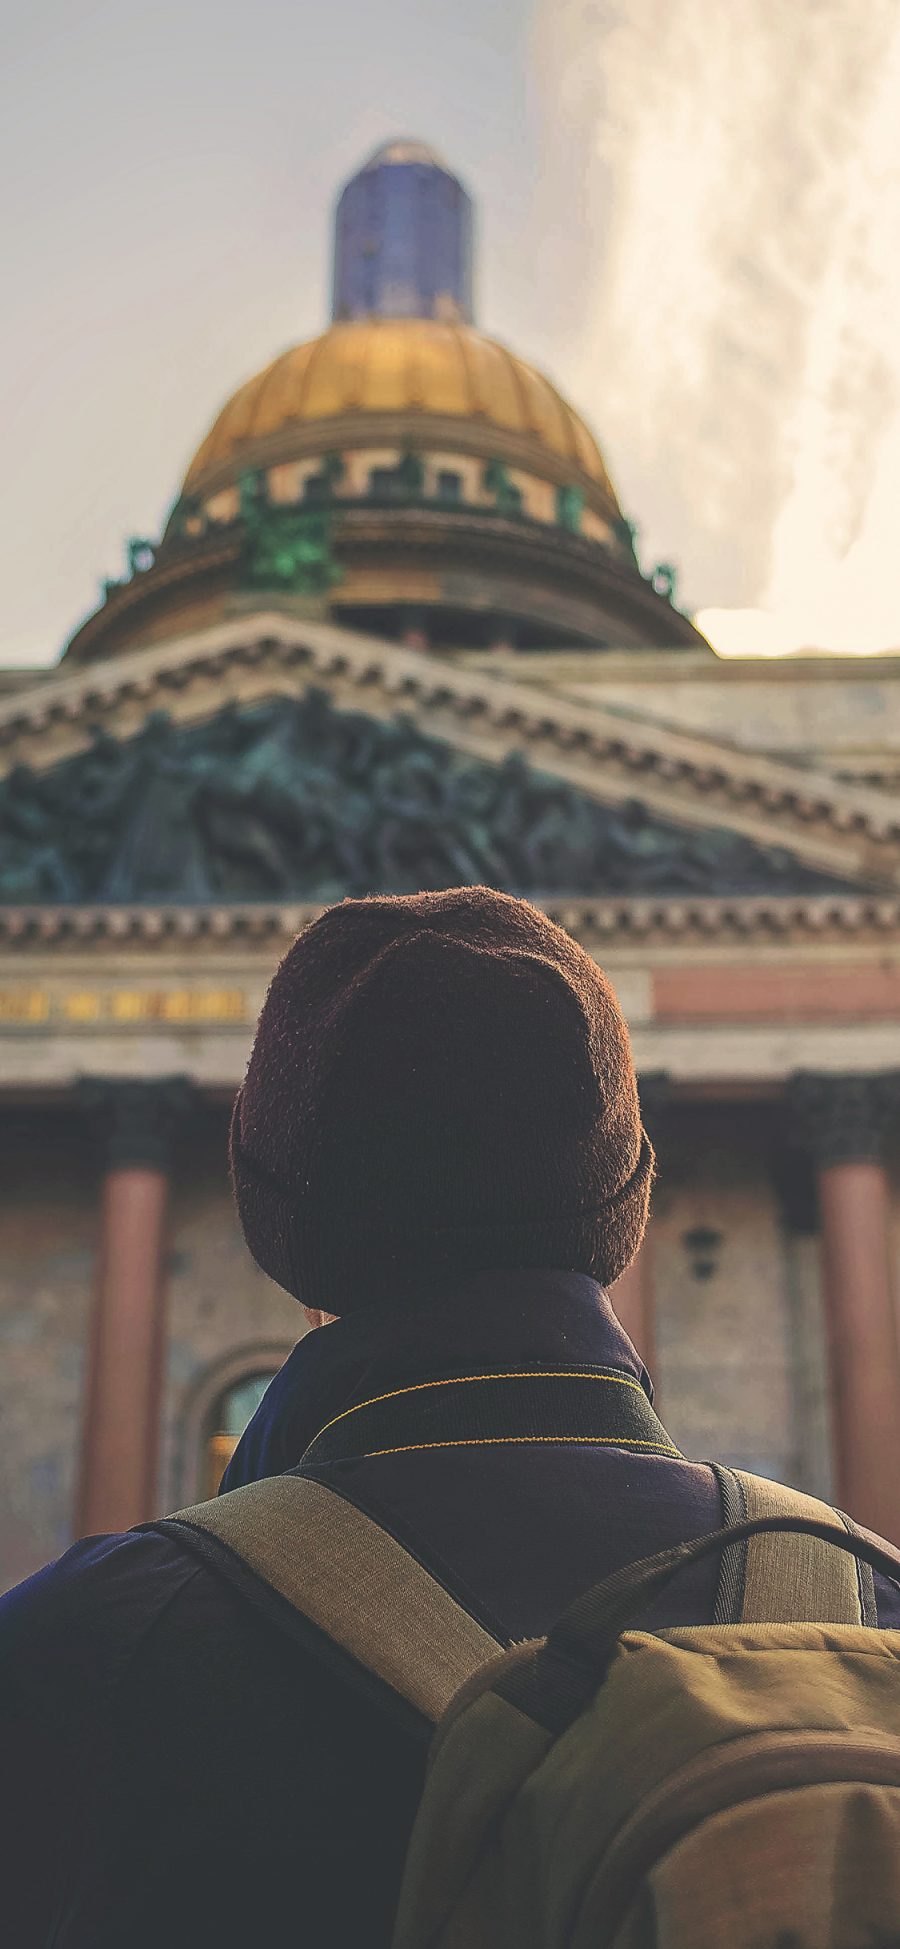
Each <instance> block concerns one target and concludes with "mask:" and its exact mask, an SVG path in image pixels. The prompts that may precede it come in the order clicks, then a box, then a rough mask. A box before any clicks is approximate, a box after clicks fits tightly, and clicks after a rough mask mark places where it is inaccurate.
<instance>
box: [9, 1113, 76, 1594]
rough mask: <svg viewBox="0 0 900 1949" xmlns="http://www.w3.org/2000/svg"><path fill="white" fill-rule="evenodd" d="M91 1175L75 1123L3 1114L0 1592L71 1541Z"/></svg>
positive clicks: (60, 1117)
mask: <svg viewBox="0 0 900 1949" xmlns="http://www.w3.org/2000/svg"><path fill="white" fill-rule="evenodd" d="M95 1242H96V1172H95V1167H94V1160H93V1158H92V1156H91V1154H90V1149H89V1148H86V1146H85V1138H84V1130H83V1127H82V1124H81V1121H80V1119H79V1118H77V1117H76V1116H75V1115H73V1114H67V1113H66V1112H65V1111H64V1110H62V1109H59V1110H54V1111H53V1112H52V1113H51V1114H50V1115H40V1114H38V1113H27V1112H24V1111H16V1110H12V1109H10V1108H8V1107H6V1106H4V1108H3V1111H2V1115H0V1589H5V1588H7V1587H8V1586H9V1585H10V1584H14V1583H17V1582H18V1581H19V1580H20V1578H22V1577H26V1576H28V1575H30V1573H31V1572H32V1571H33V1570H37V1569H39V1568H40V1567H41V1565H42V1564H44V1563H47V1562H48V1561H49V1559H50V1558H51V1557H56V1556H58V1555H59V1554H60V1551H62V1550H64V1549H65V1548H66V1547H67V1545H68V1544H69V1542H70V1541H71V1533H72V1532H71V1524H72V1503H73V1496H74V1486H75V1484H74V1475H75V1464H76V1457H77V1450H78V1439H79V1433H80V1426H81V1400H82V1377H83V1368H84V1339H85V1329H86V1324H87V1316H88V1302H89V1297H90V1290H91V1277H92V1271H93V1263H94V1247H95Z"/></svg>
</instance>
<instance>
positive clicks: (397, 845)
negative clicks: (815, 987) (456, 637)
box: [0, 689, 837, 904]
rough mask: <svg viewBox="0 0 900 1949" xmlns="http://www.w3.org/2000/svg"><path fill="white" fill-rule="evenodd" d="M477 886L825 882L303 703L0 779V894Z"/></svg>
mask: <svg viewBox="0 0 900 1949" xmlns="http://www.w3.org/2000/svg"><path fill="white" fill-rule="evenodd" d="M474 882H484V883H487V884H489V885H493V886H497V887H502V888H505V889H508V890H509V891H512V892H517V893H526V894H534V895H538V896H540V895H541V894H559V893H579V894H604V893H620V894H621V893H624V894H634V895H642V894H645V895H660V894H667V895H671V894H678V893H680V892H684V893H693V894H705V893H729V894H742V893H746V894H752V893H772V892H775V893H777V892H779V891H781V892H785V893H796V892H801V891H805V890H810V891H814V890H817V889H818V890H823V891H825V890H827V889H828V887H829V886H831V885H836V884H837V883H835V882H829V881H827V880H825V879H824V878H823V877H822V876H820V875H817V874H815V873H813V872H811V871H810V870H809V869H808V868H805V867H804V866H802V865H801V864H799V863H798V862H797V861H796V860H795V859H793V858H792V857H791V855H790V854H788V853H787V852H777V851H775V850H774V849H771V848H764V847H762V846H759V845H757V844H755V843H754V842H753V841H752V840H750V839H748V838H746V837H744V836H742V835H740V834H736V833H733V832H729V831H727V830H725V829H715V828H706V829H703V830H699V831H698V830H689V829H687V828H685V827H681V826H677V825H675V824H674V823H673V824H667V823H666V822H665V821H663V820H662V819H660V818H659V817H658V816H656V815H655V814H651V813H650V812H649V811H648V810H647V808H646V807H645V806H643V805H642V804H641V803H640V801H639V800H637V799H635V798H632V799H629V800H627V801H625V802H623V803H621V804H619V805H617V806H612V807H611V806H606V805H602V804H600V803H598V802H597V801H595V800H593V799H591V798H588V797H587V796H586V795H585V794H583V793H580V792H578V791H576V790H575V789H574V788H573V787H572V786H570V785H568V784H567V783H566V782H565V781H564V780H561V779H558V778H554V777H552V776H550V775H549V774H547V773H544V772H540V771H538V770H536V769H534V768H533V767H532V766H531V765H529V763H528V762H527V760H526V759H525V758H524V757H522V756H521V755H519V754H512V755H511V756H509V757H508V758H507V759H506V760H505V761H503V762H502V763H499V764H496V765H490V764H488V763H486V762H484V761H482V760H480V759H476V758H472V757H469V756H467V755H465V754H463V753H461V752H459V751H457V750H455V749H453V748H452V747H451V746H449V745H447V744H444V743H440V742H439V741H438V740H436V739H434V738H430V737H428V736H426V735H424V734H423V733H422V732H421V731H420V730H419V729H418V728H417V727H416V726H415V725H414V724H413V723H412V722H410V721H409V720H408V719H405V718H403V717H402V716H400V717H397V718H395V719H393V720H392V721H390V722H384V721H383V720H381V719H377V718H373V717H370V716H368V715H366V714H365V713H364V712H362V711H352V710H351V711H348V710H339V709H337V708H335V706H334V705H333V704H332V703H331V701H330V699H329V697H328V696H327V694H326V693H324V692H323V691H319V690H315V689H311V690H308V691H307V692H306V693H305V694H304V695H303V696H301V697H298V698H283V697H282V698H278V699H274V700H271V701H266V702H264V703H261V704H257V705H254V706H247V707H242V708H238V707H236V706H228V707H226V708H225V709H223V710H220V711H219V712H217V713H216V715H215V716H213V717H211V718H209V719H207V720H206V721H204V722H203V723H198V724H193V725H191V724H187V725H186V724H183V723H182V724H178V723H175V722H173V721H172V720H171V719H170V718H169V717H168V716H167V715H166V714H165V713H162V712H156V713H154V714H153V715H151V716H150V717H149V718H148V719H147V721H146V723H145V725H144V726H143V728H142V730H141V731H140V732H139V734H138V735H137V736H135V737H134V738H131V739H129V740H127V741H122V742H120V741H118V740H117V739H115V738H113V737H111V736H110V735H109V733H107V732H104V731H103V730H99V729H98V730H97V731H96V732H95V734H94V737H93V741H92V743H91V745H90V746H89V747H88V749H87V750H85V751H84V752H82V753H80V754H79V755H78V756H76V757H73V758H68V759H66V760H64V761H63V762H61V763H60V764H57V765H55V766H53V767H50V768H48V769H46V770H43V771H36V770H31V769H28V768H26V767H22V766H20V767H18V768H16V769H15V770H13V771H12V772H10V773H9V774H8V776H7V778H6V779H5V781H4V782H3V783H2V784H0V899H2V900H3V901H4V902H11V903H25V904H33V903H35V902H40V903H53V904H56V903H59V902H80V903H102V904H106V903H113V902H140V901H157V900H166V901H176V902H177V901H185V902H197V901H209V900H241V901H247V900H254V899H271V898H272V897H275V898H278V897H281V896H283V897H285V898H292V899H298V898H299V899H306V900H313V901H318V900H325V901H327V900H333V899H339V898H341V897H342V896H343V895H345V894H362V893H367V892H396V893H405V892H409V891H412V890H415V889H418V888H440V887H445V886H451V885H456V884H460V883H474Z"/></svg>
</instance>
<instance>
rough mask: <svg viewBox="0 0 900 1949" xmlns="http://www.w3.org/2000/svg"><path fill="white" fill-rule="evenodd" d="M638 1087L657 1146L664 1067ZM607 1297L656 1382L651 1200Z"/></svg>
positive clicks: (665, 1081)
mask: <svg viewBox="0 0 900 1949" xmlns="http://www.w3.org/2000/svg"><path fill="white" fill-rule="evenodd" d="M639 1089H640V1098H641V1115H642V1117H643V1120H644V1128H645V1130H646V1131H647V1134H648V1136H649V1138H650V1141H651V1143H652V1144H653V1145H654V1146H655V1147H657V1149H658V1146H659V1145H660V1143H661V1142H662V1136H661V1127H662V1123H663V1113H664V1110H665V1105H666V1100H667V1097H668V1093H669V1079H668V1076H667V1075H666V1074H665V1073H664V1072H663V1071H656V1070H654V1071H653V1072H652V1073H651V1074H649V1075H645V1076H641V1077H640V1079H639ZM610 1299H611V1300H612V1304H613V1307H614V1310H615V1312H616V1314H617V1315H618V1318H619V1319H620V1320H621V1322H622V1325H623V1326H624V1328H625V1331H626V1333H627V1335H628V1338H629V1340H632V1341H633V1342H634V1345H635V1346H636V1348H637V1350H638V1353H639V1354H640V1356H641V1359H642V1361H643V1363H644V1366H645V1367H646V1368H647V1371H648V1373H649V1374H650V1375H651V1377H652V1379H653V1381H654V1383H655V1382H656V1372H655V1366H656V1305H655V1294H654V1290H653V1206H652V1201H651V1207H650V1223H649V1224H648V1226H647V1231H646V1234H645V1236H644V1242H643V1245H642V1246H641V1249H640V1251H639V1253H638V1255H637V1258H636V1259H635V1260H633V1262H632V1264H631V1265H630V1266H629V1267H628V1269H627V1271H626V1272H623V1274H622V1277H621V1279H617V1280H616V1283H615V1285H614V1286H613V1287H612V1288H611V1291H610ZM657 1395H658V1389H657Z"/></svg>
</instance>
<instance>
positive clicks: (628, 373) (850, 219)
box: [537, 0, 900, 649]
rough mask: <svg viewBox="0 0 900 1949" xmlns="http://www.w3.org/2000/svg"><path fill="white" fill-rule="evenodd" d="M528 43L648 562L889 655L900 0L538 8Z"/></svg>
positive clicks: (708, 598) (586, 391)
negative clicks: (573, 207)
mask: <svg viewBox="0 0 900 1949" xmlns="http://www.w3.org/2000/svg"><path fill="white" fill-rule="evenodd" d="M537 35H538V49H537V52H538V55H539V71H540V73H541V75H542V89H543V107H544V112H545V147H544V155H545V179H544V189H545V195H547V196H548V197H549V196H558V195H559V194H560V193H562V192H563V191H567V192H568V194H569V195H570V196H571V193H572V188H573V185H574V184H575V183H576V181H577V185H578V192H579V195H580V197H581V200H582V208H583V212H584V226H583V235H584V238H585V240H586V243H585V248H586V250H587V251H588V253H589V255H588V257H587V261H586V263H585V264H584V265H583V266H582V267H581V275H580V296H581V305H580V319H579V326H578V329H577V331H575V333H574V335H573V337H572V339H571V341H570V345H569V361H568V363H569V369H570V371H572V372H573V374H574V381H575V383H574V387H573V390H575V391H576V394H577V396H578V398H579V402H580V403H581V404H583V405H584V406H585V408H586V409H587V411H588V413H589V415H590V416H591V417H592V418H593V420H594V422H595V425H596V426H597V429H598V431H599V433H600V437H601V440H602V441H603V442H604V445H605V447H606V449H607V452H608V457H609V459H610V464H611V468H612V471H613V475H614V478H616V480H617V483H618V485H619V487H620V491H621V492H622V494H623V498H624V500H625V503H626V506H627V508H628V510H629V512H633V513H635V514H636V516H637V520H638V524H639V532H640V535H641V540H642V555H643V559H644V561H645V562H647V561H652V560H655V559H658V558H660V557H664V558H665V559H667V560H672V559H674V560H675V561H676V562H677V563H678V564H679V567H680V571H681V575H680V585H679V593H680V599H681V600H683V601H684V602H685V603H686V604H687V605H689V606H698V605H703V606H704V610H705V611H706V612H708V611H709V610H711V609H716V610H724V609H730V608H737V609H741V610H748V609H752V608H754V607H757V608H760V609H764V610H767V611H769V612H771V613H772V615H773V616H774V617H775V618H776V619H777V620H776V626H775V629H776V634H780V635H781V636H785V633H786V639H787V640H788V641H789V643H791V644H792V645H795V644H797V643H801V642H802V643H816V644H820V643H821V644H822V645H823V646H825V647H833V648H837V647H848V648H854V649H862V648H866V649H872V648H878V647H882V646H884V645H885V644H887V643H891V642H893V643H897V642H898V641H900V602H898V598H897V597H896V595H895V591H894V588H893V586H892V584H893V575H892V569H891V560H892V556H893V555H894V554H895V553H896V540H895V537H894V533H893V530H894V528H895V527H896V517H897V511H898V509H900V329H898V327H900V253H898V251H897V237H898V235H900V0H865V5H860V4H859V0H791V4H790V5H787V6H786V5H785V4H784V0H741V4H740V6H739V7H738V6H716V5H714V4H711V0H677V4H673V0H622V3H621V4H619V0H595V3H594V4H585V0H543V6H542V10H541V12H540V14H539V18H538V26H537ZM760 627H761V629H762V627H763V625H762V620H761V623H760ZM768 634H769V640H771V631H770V632H769V633H768ZM760 647H761V648H762V647H763V646H762V643H761V645H760Z"/></svg>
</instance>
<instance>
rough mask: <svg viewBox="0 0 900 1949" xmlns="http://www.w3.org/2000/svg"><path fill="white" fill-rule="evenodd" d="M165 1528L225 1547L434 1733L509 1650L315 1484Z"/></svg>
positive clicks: (220, 1504)
mask: <svg viewBox="0 0 900 1949" xmlns="http://www.w3.org/2000/svg"><path fill="white" fill-rule="evenodd" d="M156 1527H159V1525H156ZM165 1528H166V1529H168V1530H174V1531H175V1532H176V1533H177V1530H178V1529H179V1528H181V1529H189V1530H193V1531H200V1532H201V1534H202V1535H203V1536H204V1537H209V1538H213V1539H215V1542H216V1543H218V1544H220V1545H224V1547H225V1549H226V1550H227V1551H229V1552H230V1553H231V1554H232V1556H236V1557H238V1558H239V1559H240V1560H241V1561H242V1562H243V1563H244V1564H246V1565H247V1566H248V1568H249V1569H250V1570H252V1571H253V1572H254V1573H255V1575H256V1576H257V1577H261V1578H262V1579H263V1581H264V1582H265V1583H267V1584H269V1585H270V1586H271V1587H272V1588H273V1589H274V1590H276V1591H278V1592H279V1593H280V1595H281V1596H282V1597H284V1598H286V1599H287V1601H288V1603H289V1604H292V1605H293V1607H294V1609H295V1610H296V1611H299V1612H301V1613H302V1615H303V1616H304V1617H306V1618H308V1619H309V1620H310V1622H311V1623H313V1624H315V1625H317V1626H318V1627H319V1629H320V1630H321V1631H324V1632H325V1633H326V1635H327V1636H328V1637H329V1638H330V1639H331V1640H332V1642H333V1643H335V1644H337V1645H339V1646H340V1647H341V1648H342V1650H344V1651H346V1652H348V1653H349V1654H350V1656H351V1657H352V1658H353V1659H354V1660H355V1661H356V1663H357V1664H359V1665H362V1666H363V1667H364V1669H365V1670H366V1671H369V1672H371V1673H372V1674H373V1675H374V1676H375V1677H376V1678H380V1679H382V1680H383V1681H384V1682H385V1683H386V1684H387V1685H389V1686H390V1687H391V1689H392V1691H394V1692H397V1693H399V1695H400V1697H401V1698H404V1699H406V1700H407V1702H408V1703H409V1704H410V1705H412V1706H414V1707H415V1708H416V1709H417V1710H418V1711H419V1712H422V1713H424V1715H425V1717H426V1718H428V1719H431V1720H433V1721H434V1722H437V1720H438V1719H439V1718H440V1717H441V1714H442V1713H443V1711H444V1709H445V1707H446V1706H447V1705H449V1703H450V1700H451V1698H452V1697H453V1694H454V1693H455V1692H456V1691H457V1690H458V1689H459V1687H460V1685H462V1684H463V1683H464V1681H465V1680H466V1679H467V1678H470V1677H471V1675H472V1673H473V1672H475V1671H477V1669H478V1667H479V1666H480V1665H483V1664H485V1663H486V1662H487V1660H488V1659H490V1658H493V1657H496V1655H497V1653H498V1652H499V1651H500V1650H502V1649H503V1647H502V1646H501V1645H500V1644H499V1643H498V1641H497V1640H496V1639H495V1638H493V1637H492V1636H491V1634H490V1632H488V1631H485V1630H484V1629H483V1627H482V1626H481V1625H480V1624H479V1623H477V1621H476V1619H475V1618H473V1617H470V1615H469V1613H468V1611H466V1610H464V1609H463V1607H462V1605H461V1604H458V1603H457V1602H456V1599H455V1598H453V1597H451V1596H450V1593H449V1592H448V1591H446V1590H445V1589H444V1587H443V1585H442V1584H440V1583H438V1581H437V1579H436V1578H435V1577H433V1576H432V1575H431V1573H430V1572H429V1571H428V1570H426V1569H425V1568H424V1566H423V1565H422V1564H421V1563H419V1562H418V1561H417V1559H416V1558H415V1557H414V1556H413V1555H412V1554H411V1552H410V1551H409V1550H406V1549H404V1547H403V1544H402V1543H398V1542H397V1540H396V1538H395V1537H393V1536H391V1535H390V1534H389V1532H388V1531H387V1530H384V1529H382V1528H381V1527H380V1526H379V1524H378V1523H376V1522H374V1521H373V1519H372V1518H371V1517H370V1516H366V1515H365V1514H364V1513H363V1511H362V1510H361V1509H357V1508H356V1507H355V1505H354V1504H353V1503H352V1502H347V1501H346V1500H345V1498H344V1497H343V1496H341V1495H338V1494H337V1493H336V1492H335V1491H333V1490H331V1489H328V1488H326V1487H325V1484H324V1483H323V1482H316V1481H314V1480H312V1479H311V1478H310V1477H308V1476H302V1475H299V1476H298V1475H275V1476H269V1477H266V1478H265V1480H263V1481H261V1482H251V1483H248V1484H247V1485H246V1486H245V1487H244V1488H242V1489H233V1490H231V1491H230V1492H229V1493H228V1494H227V1495H223V1496H216V1497H215V1498H214V1499H213V1501H211V1502H202V1503H198V1504H196V1505H195V1506H194V1507H193V1508H191V1509H181V1510H179V1511H178V1512H177V1514H176V1515H175V1516H173V1517H170V1518H169V1519H168V1521H167V1522H166V1524H165Z"/></svg>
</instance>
